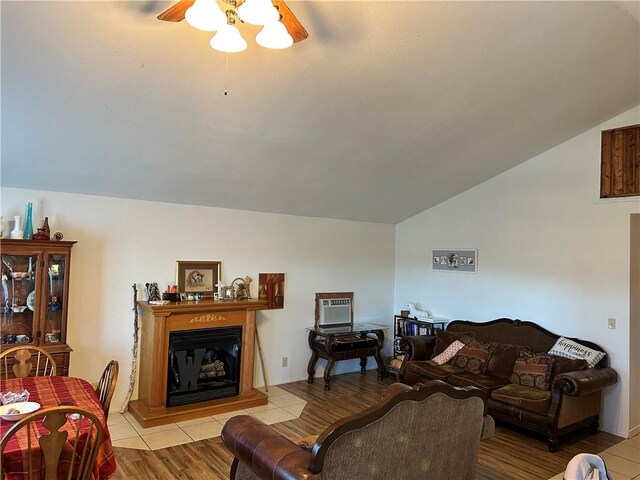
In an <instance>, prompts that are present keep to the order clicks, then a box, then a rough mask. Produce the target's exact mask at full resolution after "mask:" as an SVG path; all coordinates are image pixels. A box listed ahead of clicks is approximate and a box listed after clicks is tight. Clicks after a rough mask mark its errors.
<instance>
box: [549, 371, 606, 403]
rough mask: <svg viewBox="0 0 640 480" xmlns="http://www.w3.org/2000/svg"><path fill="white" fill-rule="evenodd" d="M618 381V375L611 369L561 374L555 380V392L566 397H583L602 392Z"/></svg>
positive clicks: (553, 387)
mask: <svg viewBox="0 0 640 480" xmlns="http://www.w3.org/2000/svg"><path fill="white" fill-rule="evenodd" d="M617 381H618V374H617V373H616V371H615V370H614V369H613V368H611V367H603V368H587V369H585V370H576V371H574V372H567V373H561V374H560V375H556V376H555V377H554V379H553V386H552V389H553V390H561V391H562V393H565V394H566V395H573V396H581V395H588V394H590V393H593V392H597V391H599V390H602V389H603V388H605V387H608V386H609V385H613V384H614V383H616V382H617Z"/></svg>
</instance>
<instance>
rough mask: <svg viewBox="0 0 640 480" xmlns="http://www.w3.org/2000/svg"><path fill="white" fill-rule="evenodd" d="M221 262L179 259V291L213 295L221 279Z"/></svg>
mask: <svg viewBox="0 0 640 480" xmlns="http://www.w3.org/2000/svg"><path fill="white" fill-rule="evenodd" d="M220 266H221V262H213V261H204V262H203V261H193V260H178V261H177V262H176V284H177V285H178V292H179V293H202V295H204V296H205V297H213V293H214V292H215V291H216V284H217V283H218V282H219V281H220Z"/></svg>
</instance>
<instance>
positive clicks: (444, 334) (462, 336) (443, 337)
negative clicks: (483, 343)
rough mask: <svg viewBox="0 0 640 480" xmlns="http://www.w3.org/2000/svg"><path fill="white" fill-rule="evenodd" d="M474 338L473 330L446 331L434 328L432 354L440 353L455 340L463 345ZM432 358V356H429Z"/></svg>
mask: <svg viewBox="0 0 640 480" xmlns="http://www.w3.org/2000/svg"><path fill="white" fill-rule="evenodd" d="M475 338H476V334H475V332H448V331H446V330H441V329H437V330H436V346H435V347H434V349H433V356H436V355H440V354H441V353H442V352H444V351H445V350H446V348H447V347H448V346H449V345H451V344H452V343H453V342H455V341H456V340H460V341H461V342H462V343H464V344H465V345H466V344H467V343H469V342H472V341H473V340H474V339H475ZM431 358H433V357H431Z"/></svg>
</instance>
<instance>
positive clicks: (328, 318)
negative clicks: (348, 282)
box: [318, 297, 353, 327]
mask: <svg viewBox="0 0 640 480" xmlns="http://www.w3.org/2000/svg"><path fill="white" fill-rule="evenodd" d="M318 302H319V305H318V310H319V318H318V325H319V326H322V327H327V326H332V325H345V324H346V325H348V324H351V323H352V319H353V309H352V307H353V305H352V303H353V299H352V298H348V297H345V298H319V299H318Z"/></svg>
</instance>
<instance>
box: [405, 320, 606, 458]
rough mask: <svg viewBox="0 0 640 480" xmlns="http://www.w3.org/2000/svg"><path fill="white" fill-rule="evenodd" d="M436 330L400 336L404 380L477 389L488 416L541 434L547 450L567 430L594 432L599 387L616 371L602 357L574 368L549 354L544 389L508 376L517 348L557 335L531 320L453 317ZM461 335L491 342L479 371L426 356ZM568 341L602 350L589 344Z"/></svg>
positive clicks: (546, 342)
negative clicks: (550, 361)
mask: <svg viewBox="0 0 640 480" xmlns="http://www.w3.org/2000/svg"><path fill="white" fill-rule="evenodd" d="M452 332H453V333H452ZM436 333H437V334H438V335H437V336H415V337H403V339H402V341H403V344H404V346H405V349H406V350H407V361H406V362H405V365H404V376H403V382H404V383H406V384H408V385H413V384H415V383H418V382H425V381H428V380H442V381H445V382H447V383H449V384H451V385H456V386H473V387H477V388H480V389H481V390H482V391H484V392H485V393H486V395H487V397H488V407H489V414H490V415H491V416H493V417H494V418H495V419H496V420H501V421H503V422H508V423H511V424H513V425H516V426H518V427H522V428H525V429H528V430H531V431H534V432H537V433H541V434H543V435H546V437H547V439H548V442H549V450H550V451H552V452H554V451H555V450H556V448H557V445H558V438H559V437H560V436H562V435H564V434H566V433H568V432H571V431H573V430H576V429H578V428H582V427H585V426H589V428H590V429H591V432H592V433H595V432H597V430H598V427H599V423H598V421H599V415H600V402H601V393H602V390H603V389H604V388H605V387H608V386H609V385H613V384H614V383H616V382H617V381H618V375H617V373H616V372H615V370H613V369H612V368H610V367H609V360H608V356H606V355H605V357H604V358H603V359H601V360H600V361H599V362H598V364H597V365H596V366H595V367H593V368H587V366H586V364H585V363H584V362H583V363H582V364H581V365H579V367H582V368H580V369H574V368H575V367H576V366H578V365H577V364H576V363H575V362H576V361H575V360H573V361H569V360H567V359H562V358H558V357H554V359H553V368H552V369H551V370H550V375H551V376H550V380H549V382H548V389H546V390H545V389H540V388H532V387H529V386H522V385H519V384H514V383H512V382H511V378H512V376H511V375H512V372H513V367H514V363H515V360H516V358H518V355H519V354H520V353H519V351H520V348H521V347H525V348H526V347H528V349H527V350H528V351H530V352H548V351H549V349H550V348H551V347H552V346H553V345H554V343H555V342H556V340H557V339H558V338H559V336H558V335H555V334H554V333H551V332H549V331H548V330H545V329H544V328H542V327H540V326H538V325H536V324H535V323H532V322H523V321H520V320H511V319H508V318H501V319H497V320H493V321H490V322H486V323H477V322H470V321H462V320H456V321H453V322H451V323H449V325H448V326H447V329H446V331H440V332H436ZM447 335H449V337H448V338H447ZM465 335H470V336H471V337H472V338H474V339H475V341H477V342H484V343H485V344H492V355H491V357H490V359H489V360H488V368H487V369H486V372H485V373H483V374H480V373H470V372H468V371H465V370H463V369H461V368H458V366H454V365H451V364H449V363H447V364H444V365H441V366H440V365H438V364H436V363H435V362H433V361H432V360H430V359H431V358H432V357H433V356H434V351H435V353H436V354H438V353H440V352H441V351H442V350H444V348H446V346H447V345H448V344H449V343H447V342H448V341H453V340H452V338H453V337H455V338H463V337H464V336H465ZM571 340H575V341H577V342H579V343H581V344H582V345H585V346H587V347H589V348H592V349H595V350H600V351H602V348H600V347H599V346H598V345H596V344H595V343H592V342H589V341H586V340H579V339H576V338H572V339H571ZM468 341H469V340H468V337H467V342H468ZM437 342H438V343H439V345H438V348H436V343H437ZM445 344H446V345H445ZM572 362H574V363H572ZM579 362H582V361H579ZM454 363H455V362H454Z"/></svg>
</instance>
